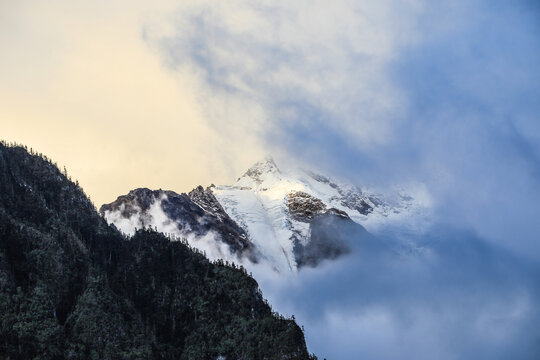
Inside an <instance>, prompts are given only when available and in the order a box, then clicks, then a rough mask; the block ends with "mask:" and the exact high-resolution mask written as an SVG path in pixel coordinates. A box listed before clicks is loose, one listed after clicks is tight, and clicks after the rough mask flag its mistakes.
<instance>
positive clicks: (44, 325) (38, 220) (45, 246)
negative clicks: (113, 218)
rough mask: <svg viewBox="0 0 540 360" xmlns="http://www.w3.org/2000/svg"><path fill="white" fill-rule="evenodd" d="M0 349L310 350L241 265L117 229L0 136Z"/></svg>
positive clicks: (300, 353) (34, 354) (43, 354)
mask: <svg viewBox="0 0 540 360" xmlns="http://www.w3.org/2000/svg"><path fill="white" fill-rule="evenodd" d="M0 358H2V359H38V358H39V359H63V358H67V359H194V360H195V359H197V360H198V359H230V360H232V359H246V360H247V359H313V358H314V357H313V356H310V355H309V354H308V351H307V349H306V345H305V341H304V335H303V333H302V330H301V329H300V328H299V327H298V325H297V324H296V323H295V322H294V321H293V320H291V319H286V318H283V317H281V316H279V315H277V314H275V313H274V312H272V309H271V307H270V306H269V305H268V303H267V302H266V301H265V300H264V299H263V297H262V294H261V292H260V290H259V288H258V285H257V282H256V281H255V280H254V279H253V278H252V277H251V276H249V275H247V274H246V272H245V270H244V269H241V268H236V267H234V266H229V265H228V264H223V263H212V262H210V261H208V260H207V259H206V258H205V257H204V256H203V255H202V254H200V253H198V252H195V251H193V250H192V249H190V248H189V247H188V246H187V245H186V243H184V242H182V241H170V240H169V239H167V238H165V237H164V236H163V235H160V234H158V233H155V232H153V231H151V230H142V231H139V232H137V234H136V235H135V236H134V237H132V238H130V239H128V238H125V237H123V235H121V234H120V232H118V231H117V230H116V229H114V228H113V227H109V226H108V225H107V223H106V222H105V220H104V219H103V218H101V217H100V215H99V214H98V213H97V212H96V209H95V207H94V205H93V204H92V203H91V201H90V200H89V199H88V197H87V196H86V195H85V194H84V192H83V191H82V189H81V188H80V187H79V186H78V184H76V183H73V182H72V181H70V179H68V176H67V174H66V172H65V171H63V172H62V171H60V170H59V169H58V168H57V167H56V165H55V164H53V163H52V162H51V161H50V160H48V159H47V158H46V157H44V156H42V155H40V154H33V153H31V152H30V153H29V152H28V151H27V150H26V149H25V148H23V147H20V146H7V145H6V144H0Z"/></svg>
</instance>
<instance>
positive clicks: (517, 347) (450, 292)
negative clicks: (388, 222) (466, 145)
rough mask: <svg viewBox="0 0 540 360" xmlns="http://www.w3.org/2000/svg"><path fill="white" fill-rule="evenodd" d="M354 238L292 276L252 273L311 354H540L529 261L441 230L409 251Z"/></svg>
mask: <svg viewBox="0 0 540 360" xmlns="http://www.w3.org/2000/svg"><path fill="white" fill-rule="evenodd" d="M357 240H358V239H351V246H352V247H353V249H354V250H353V252H352V253H351V254H350V255H348V256H347V257H345V258H342V259H341V260H338V261H332V262H326V263H325V264H323V266H322V267H318V268H315V269H310V268H304V269H302V270H301V271H300V272H299V273H298V276H296V277H292V278H287V279H283V278H278V277H276V276H273V275H271V274H268V273H265V272H263V271H255V277H256V278H257V279H258V280H259V282H260V283H261V286H262V289H263V293H264V295H265V296H267V297H269V299H270V303H271V304H274V306H275V307H276V309H277V310H278V311H281V312H283V313H285V314H295V316H296V319H297V320H298V322H299V323H300V324H301V325H304V326H305V329H306V338H307V341H308V345H309V346H310V350H311V351H314V352H315V353H316V354H317V355H318V356H320V357H321V358H323V357H327V358H328V359H359V358H364V359H434V358H437V359H508V358H515V359H535V358H537V357H538V356H540V327H539V326H538V323H539V321H540V312H539V311H538V307H537V304H538V303H539V301H540V293H539V285H538V282H537V279H538V276H540V272H539V270H540V269H539V268H538V266H537V265H535V264H533V263H524V262H522V261H520V260H519V259H518V258H516V257H514V256H512V255H510V254H509V253H508V252H507V251H505V250H503V249H500V248H497V247H494V246H492V245H490V244H489V243H487V242H485V241H484V240H482V239H481V238H479V237H478V236H476V235H474V233H472V232H469V231H456V230H453V229H451V228H449V227H447V226H444V227H443V226H435V227H434V228H433V230H432V232H430V234H427V235H425V236H423V237H422V238H420V239H418V238H417V239H416V241H417V242H416V243H415V245H417V246H416V247H403V246H402V243H401V242H397V241H393V240H392V239H388V238H387V239H378V240H379V241H380V242H381V244H384V245H381V249H383V250H384V251H380V250H381V249H377V248H374V247H373V246H372V245H369V246H367V247H366V246H363V244H362V242H361V241H357ZM389 244H391V246H390V247H388V245H389ZM412 249H415V250H412ZM259 270H260V269H259Z"/></svg>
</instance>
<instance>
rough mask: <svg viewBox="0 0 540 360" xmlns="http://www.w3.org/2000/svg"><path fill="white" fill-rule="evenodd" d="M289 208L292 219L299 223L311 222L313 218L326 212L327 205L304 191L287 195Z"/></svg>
mask: <svg viewBox="0 0 540 360" xmlns="http://www.w3.org/2000/svg"><path fill="white" fill-rule="evenodd" d="M287 207H288V209H289V213H290V214H291V218H292V219H294V220H297V221H302V222H310V221H311V220H313V216H315V215H317V214H320V213H322V212H324V211H325V210H326V205H324V203H323V202H322V201H321V200H320V199H317V198H316V197H314V196H311V195H309V194H307V193H305V192H303V191H294V192H291V193H289V194H288V195H287Z"/></svg>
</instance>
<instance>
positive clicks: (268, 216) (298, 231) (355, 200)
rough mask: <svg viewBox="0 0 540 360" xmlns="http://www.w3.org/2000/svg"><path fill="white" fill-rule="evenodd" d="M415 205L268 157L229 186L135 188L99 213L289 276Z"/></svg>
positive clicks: (125, 226) (122, 225)
mask: <svg viewBox="0 0 540 360" xmlns="http://www.w3.org/2000/svg"><path fill="white" fill-rule="evenodd" d="M419 208H421V207H420V206H419V205H418V203H417V202H416V201H415V200H414V199H413V198H412V197H411V196H408V195H406V194H402V193H400V194H398V195H396V196H394V198H389V197H385V196H382V195H377V194H375V193H372V192H369V191H365V190H361V189H359V188H358V187H356V186H352V185H349V184H344V183H339V182H337V181H334V180H331V179H330V178H328V177H326V176H322V175H318V174H315V173H313V172H311V171H305V170H301V169H287V170H283V169H280V168H278V166H277V165H276V163H275V162H274V161H273V160H272V159H271V158H267V159H265V160H263V161H260V162H258V163H256V164H255V165H253V166H252V167H251V168H250V169H249V170H247V171H246V172H245V174H244V175H242V176H241V177H240V178H239V179H238V180H237V182H236V183H235V184H234V185H230V186H214V185H212V186H210V187H208V188H206V189H203V188H202V187H201V186H199V187H197V188H196V189H194V190H193V191H191V192H190V193H189V194H187V195H186V194H181V195H179V194H177V193H175V192H173V191H163V190H157V191H151V190H148V189H136V190H133V191H131V192H130V193H129V194H127V195H124V196H120V197H119V198H118V199H117V200H116V201H114V202H113V203H110V204H106V205H103V206H102V207H101V210H100V212H101V214H102V215H103V216H104V217H105V218H106V219H107V221H108V222H109V223H111V224H114V225H115V226H116V227H118V228H119V229H120V230H121V231H123V232H125V233H127V234H132V233H134V232H135V229H137V228H142V227H145V226H150V227H153V228H157V230H158V231H161V232H164V233H171V234H174V235H179V236H183V237H186V238H188V241H189V242H190V244H191V245H192V246H194V247H196V248H199V249H201V250H204V251H205V252H206V253H208V254H210V256H211V257H213V258H221V259H226V260H232V261H236V262H241V263H244V264H246V266H249V265H250V263H260V264H264V265H266V266H269V267H270V268H272V269H274V270H276V271H277V272H280V273H288V272H295V271H297V270H298V269H299V268H300V267H302V266H311V267H314V266H317V265H318V264H319V263H321V262H322V261H324V260H333V259H336V258H338V257H340V256H341V255H344V254H346V253H348V252H349V251H350V249H349V245H348V242H349V243H350V241H356V240H354V239H363V238H365V236H364V235H363V234H365V233H366V231H365V229H364V228H363V225H364V224H365V225H366V226H373V225H374V224H378V223H386V222H391V221H393V220H395V219H396V218H399V217H400V216H401V217H407V216H408V215H409V214H410V213H411V212H414V211H418V209H419ZM325 226H326V228H325ZM351 229H355V230H354V231H352V230H351ZM359 234H362V235H359ZM358 241H361V240H358Z"/></svg>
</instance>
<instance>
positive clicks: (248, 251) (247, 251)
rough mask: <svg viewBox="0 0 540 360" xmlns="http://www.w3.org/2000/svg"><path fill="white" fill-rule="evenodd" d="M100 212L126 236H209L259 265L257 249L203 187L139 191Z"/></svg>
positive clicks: (208, 190)
mask: <svg viewBox="0 0 540 360" xmlns="http://www.w3.org/2000/svg"><path fill="white" fill-rule="evenodd" d="M99 211H100V213H101V214H102V215H103V216H104V217H105V218H107V219H109V221H111V223H112V224H114V225H115V226H116V227H117V228H118V229H120V230H121V231H122V232H125V233H126V234H133V233H134V231H135V229H141V228H144V227H151V228H156V229H157V230H158V231H161V232H164V233H168V234H172V235H179V236H190V237H192V238H195V239H198V238H201V237H205V236H206V237H209V238H211V239H212V241H215V242H216V243H223V244H225V245H226V246H227V248H228V249H229V250H230V252H232V253H234V254H237V255H238V256H241V257H246V258H248V259H250V260H251V261H253V262H256V257H255V254H254V249H253V246H252V245H251V243H250V242H249V241H248V238H247V234H246V233H245V231H244V230H243V229H242V228H241V227H239V226H238V224H236V223H235V222H234V221H233V220H232V219H231V218H230V217H229V216H228V215H227V213H226V212H225V211H224V210H223V208H222V207H221V205H220V204H219V202H218V201H217V200H216V198H215V197H214V195H213V194H212V192H211V190H210V189H206V190H205V189H203V187H202V186H199V187H197V188H195V189H193V190H192V191H191V192H190V193H189V194H177V193H175V192H174V191H165V190H149V189H146V188H140V189H135V190H132V191H130V192H129V193H128V194H127V195H123V196H120V197H118V199H116V201H114V202H112V203H110V204H105V205H103V206H101V208H100V210H99Z"/></svg>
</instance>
